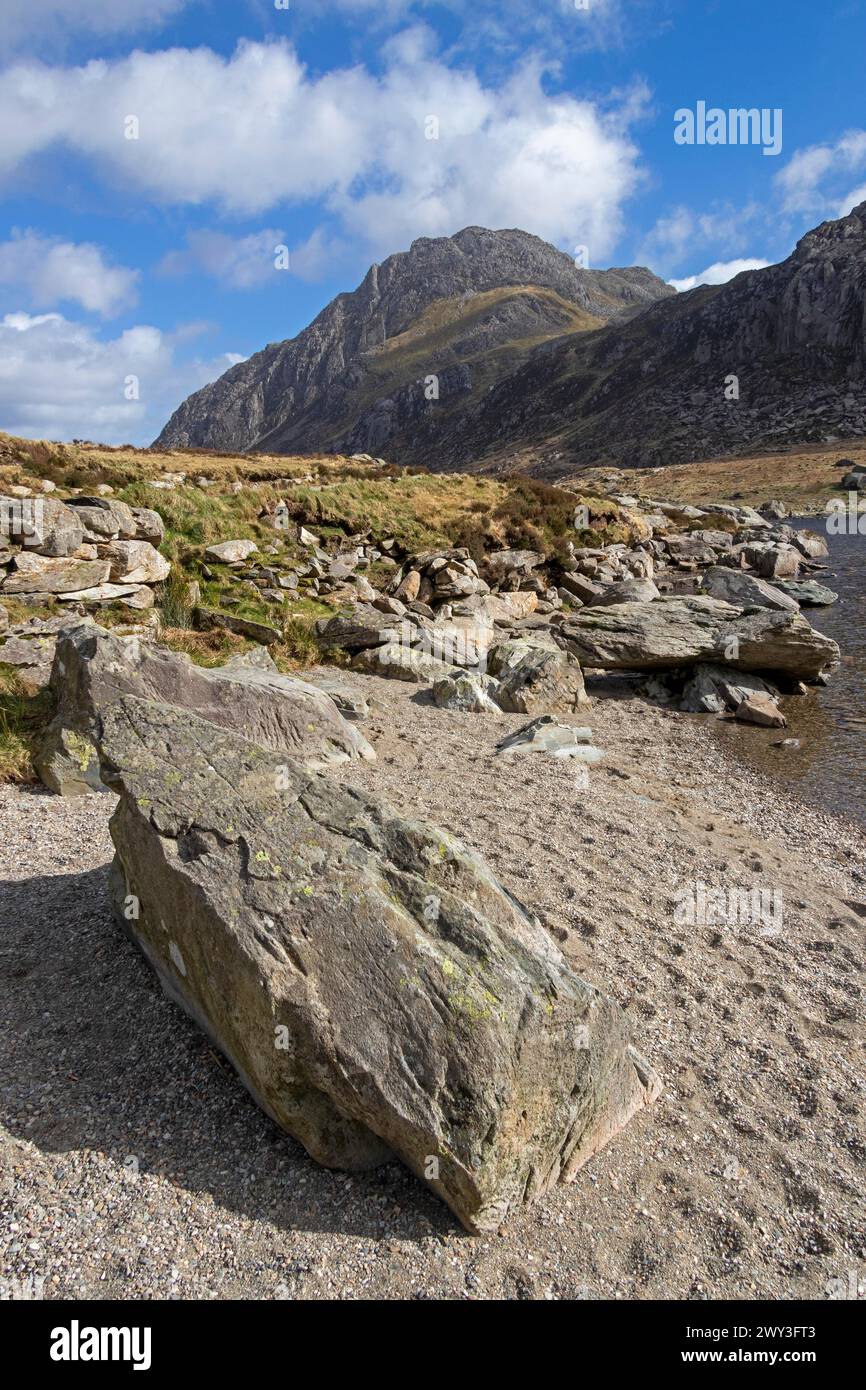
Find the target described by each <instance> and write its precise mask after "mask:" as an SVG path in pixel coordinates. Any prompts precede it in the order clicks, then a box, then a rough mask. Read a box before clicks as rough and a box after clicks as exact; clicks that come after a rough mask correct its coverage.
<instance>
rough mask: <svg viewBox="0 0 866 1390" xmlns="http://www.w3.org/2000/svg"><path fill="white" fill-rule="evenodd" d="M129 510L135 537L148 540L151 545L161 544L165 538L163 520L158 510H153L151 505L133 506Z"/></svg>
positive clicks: (138, 539) (139, 539)
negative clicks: (133, 523)
mask: <svg viewBox="0 0 866 1390" xmlns="http://www.w3.org/2000/svg"><path fill="white" fill-rule="evenodd" d="M131 510H132V517H133V520H134V522H135V539H136V540H137V541H150V543H151V545H162V542H163V541H164V540H165V522H164V521H163V519H162V517H161V516H160V514H159V512H155V511H154V510H153V508H152V507H133V508H132V509H131Z"/></svg>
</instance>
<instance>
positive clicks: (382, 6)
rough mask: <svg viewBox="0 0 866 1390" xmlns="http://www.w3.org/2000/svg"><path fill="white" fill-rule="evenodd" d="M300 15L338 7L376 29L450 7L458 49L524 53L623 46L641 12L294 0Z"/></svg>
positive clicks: (495, 0)
mask: <svg viewBox="0 0 866 1390" xmlns="http://www.w3.org/2000/svg"><path fill="white" fill-rule="evenodd" d="M292 3H293V6H294V9H295V11H296V13H297V15H298V16H299V17H300V18H301V19H304V18H308V17H309V18H320V17H321V16H322V15H323V14H328V13H329V12H331V11H337V12H338V13H339V14H340V15H343V16H345V17H346V18H347V19H355V20H358V21H363V23H364V24H365V25H366V26H369V25H375V26H376V27H378V28H381V27H383V26H387V25H392V24H394V23H396V22H397V21H398V20H406V19H408V18H414V19H423V18H424V15H425V13H426V11H428V10H431V9H434V8H435V9H440V10H442V9H444V10H450V11H451V12H452V13H453V14H454V15H456V16H458V17H459V19H460V21H461V23H460V32H459V38H458V39H457V40H456V47H457V48H459V49H461V50H466V49H471V48H478V47H480V46H481V45H484V46H485V47H486V48H487V50H488V51H490V50H496V51H499V52H501V51H504V50H510V51H513V52H525V51H526V49H527V47H528V46H530V45H538V44H545V45H546V46H547V47H548V48H549V49H550V50H551V51H553V50H561V48H562V46H563V45H564V44H567V45H568V47H569V49H570V50H571V51H572V52H573V51H575V50H578V51H582V50H585V49H592V48H609V47H613V46H615V45H618V44H621V43H622V41H623V36H624V33H625V32H628V33H629V34H630V35H631V37H634V33H635V27H636V24H637V23H638V22H639V16H638V15H636V14H635V12H634V7H633V8H632V13H631V14H630V15H629V17H628V29H627V30H626V25H625V23H624V16H623V3H622V0H587V3H586V4H585V5H584V6H579V5H578V4H577V2H576V0H546V3H544V4H539V0H506V3H503V0H292Z"/></svg>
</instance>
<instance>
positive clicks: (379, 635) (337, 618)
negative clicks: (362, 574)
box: [316, 603, 400, 652]
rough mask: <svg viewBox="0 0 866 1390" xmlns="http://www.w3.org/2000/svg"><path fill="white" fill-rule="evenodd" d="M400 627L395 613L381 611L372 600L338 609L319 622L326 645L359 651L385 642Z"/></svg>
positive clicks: (390, 638) (319, 632) (320, 636)
mask: <svg viewBox="0 0 866 1390" xmlns="http://www.w3.org/2000/svg"><path fill="white" fill-rule="evenodd" d="M399 629H400V623H399V622H395V617H394V615H393V614H392V613H390V612H388V613H385V612H382V610H381V609H380V608H373V607H371V606H370V604H366V603H356V604H355V605H354V606H353V607H352V608H351V610H350V611H349V612H346V613H336V614H335V615H334V617H333V618H324V619H322V620H321V621H320V622H318V623H317V624H316V633H317V635H318V637H319V641H320V642H321V644H322V646H323V647H338V648H340V649H341V650H343V651H347V652H357V651H362V650H363V649H364V648H365V647H378V646H384V644H385V643H386V642H388V641H389V640H393V638H394V636H395V635H396V634H397V633H398V631H399Z"/></svg>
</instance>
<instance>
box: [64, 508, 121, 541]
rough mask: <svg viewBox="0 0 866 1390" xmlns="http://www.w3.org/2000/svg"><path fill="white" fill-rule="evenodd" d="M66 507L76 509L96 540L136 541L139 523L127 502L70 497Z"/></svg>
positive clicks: (81, 520) (86, 537)
mask: <svg viewBox="0 0 866 1390" xmlns="http://www.w3.org/2000/svg"><path fill="white" fill-rule="evenodd" d="M66 506H67V507H72V508H74V510H75V514H76V516H77V517H78V519H79V521H80V522H81V523H82V524H83V526H84V528H85V531H86V532H87V533H89V535H90V536H92V537H93V538H94V539H95V540H98V541H114V540H118V539H119V540H128V541H132V540H135V537H136V533H137V531H138V523H137V522H136V520H135V516H134V515H133V511H132V508H131V507H128V506H127V504H126V503H125V502H119V501H117V499H116V498H114V497H111V498H108V497H70V498H68V499H67V501H66ZM87 539H88V535H85V540H87Z"/></svg>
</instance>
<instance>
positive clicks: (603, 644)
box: [560, 595, 839, 680]
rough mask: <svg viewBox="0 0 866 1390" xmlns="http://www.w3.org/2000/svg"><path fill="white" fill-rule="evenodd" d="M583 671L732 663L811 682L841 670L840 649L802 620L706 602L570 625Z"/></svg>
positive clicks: (647, 606) (627, 608)
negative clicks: (589, 669)
mask: <svg viewBox="0 0 866 1390" xmlns="http://www.w3.org/2000/svg"><path fill="white" fill-rule="evenodd" d="M560 630H561V632H562V635H563V636H564V637H565V638H566V639H567V646H568V649H569V650H570V651H572V652H574V654H575V655H576V656H577V657H578V659H579V660H580V662H581V664H582V665H584V666H590V667H599V668H602V669H607V670H631V671H653V670H664V669H665V668H671V667H675V666H691V665H694V664H695V663H696V662H699V661H713V660H716V661H721V660H724V661H727V662H729V663H730V665H731V666H735V667H737V668H738V669H739V670H741V671H779V672H784V673H785V674H786V675H791V676H798V677H801V678H802V679H805V680H810V679H814V678H815V677H817V676H819V675H820V674H821V673H822V672H824V671H832V670H834V669H835V667H836V666H837V665H838V663H839V648H838V646H837V645H836V643H835V642H834V641H832V639H831V638H829V637H825V636H824V634H823V633H821V632H816V631H815V629H814V628H813V627H812V626H811V624H810V623H809V622H807V620H806V619H805V618H804V617H803V616H802V614H800V613H794V612H790V613H789V612H774V611H773V610H772V609H769V608H759V609H747V610H744V609H742V608H739V607H736V606H734V605H733V604H730V603H725V602H724V601H723V600H721V599H716V598H704V597H702V596H699V595H695V596H686V597H681V598H659V599H656V600H655V602H654V603H623V604H620V605H619V606H618V607H615V608H585V609H581V611H580V612H579V613H577V614H575V615H573V616H572V617H570V618H569V619H568V620H567V622H565V623H563V624H562V627H561V629H560Z"/></svg>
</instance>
